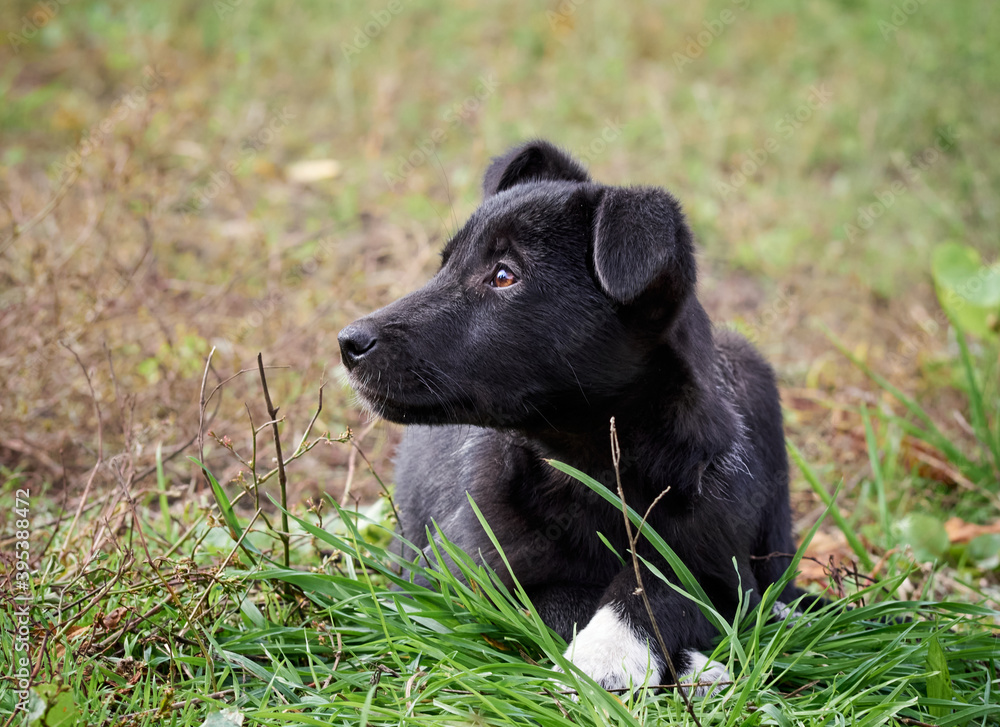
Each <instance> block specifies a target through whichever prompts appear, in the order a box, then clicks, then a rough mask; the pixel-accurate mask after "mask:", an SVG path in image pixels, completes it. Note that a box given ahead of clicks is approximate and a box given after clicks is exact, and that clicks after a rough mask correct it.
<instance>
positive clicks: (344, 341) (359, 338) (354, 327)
mask: <svg viewBox="0 0 1000 727" xmlns="http://www.w3.org/2000/svg"><path fill="white" fill-rule="evenodd" d="M337 341H338V342H339V343H340V355H341V357H342V358H343V359H344V366H346V367H347V370H348V371H350V370H351V369H353V368H354V367H355V366H357V365H358V364H359V363H361V359H363V358H364V357H365V355H366V354H367V353H368V352H369V351H371V350H372V349H373V348H375V344H376V343H378V337H377V336H376V335H375V329H374V327H373V326H371V325H367V324H365V323H363V322H360V321H359V322H357V323H352V324H351V325H349V326H348V327H347V328H345V329H344V330H342V331H341V332H340V335H339V336H337Z"/></svg>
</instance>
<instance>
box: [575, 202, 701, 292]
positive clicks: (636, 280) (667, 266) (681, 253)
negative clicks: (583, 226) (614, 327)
mask: <svg viewBox="0 0 1000 727" xmlns="http://www.w3.org/2000/svg"><path fill="white" fill-rule="evenodd" d="M594 269H595V271H596V272H597V279H598V282H599V283H600V284H601V288H603V290H604V292H605V294H606V295H607V296H608V297H609V298H611V299H612V300H614V301H616V302H618V303H631V302H633V301H634V300H635V299H636V298H638V297H639V296H640V295H642V293H643V292H645V291H646V290H647V289H649V288H650V287H651V286H653V285H654V284H662V285H663V286H664V292H665V293H666V295H668V296H669V297H670V298H671V299H673V300H677V301H679V300H681V299H683V298H684V297H685V296H687V295H688V294H689V293H690V292H692V291H693V290H694V285H695V279H696V277H697V271H696V265H695V259H694V241H693V239H692V236H691V230H690V229H688V226H687V222H686V221H685V220H684V213H683V212H682V211H681V206H680V204H679V203H678V202H677V200H675V199H674V198H673V197H672V196H671V195H669V194H668V193H667V192H665V191H663V190H662V189H657V188H655V187H608V188H606V191H605V192H604V195H603V196H602V197H601V200H600V202H599V203H598V205H597V211H596V213H595V215H594Z"/></svg>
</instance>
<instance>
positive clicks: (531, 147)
mask: <svg viewBox="0 0 1000 727" xmlns="http://www.w3.org/2000/svg"><path fill="white" fill-rule="evenodd" d="M545 179H549V180H557V181H558V180H563V181H567V182H589V181H590V177H588V176H587V172H586V171H585V170H584V168H583V167H581V166H580V164H579V163H578V162H577V161H576V160H575V159H573V157H571V156H570V155H569V154H567V153H566V152H564V151H563V150H562V149H560V148H559V147H557V146H555V145H554V144H550V143H549V142H547V141H543V140H541V139H536V140H535V141H529V142H527V143H525V144H522V145H521V146H516V147H514V148H513V149H511V150H510V151H508V152H507V153H506V154H504V155H503V156H498V157H494V158H493V161H492V162H490V166H489V167H488V168H487V169H486V174H485V175H484V176H483V198H484V199H485V198H486V197H492V196H493V195H494V194H496V193H497V192H502V191H504V190H505V189H508V188H509V187H513V186H514V185H515V184H521V183H522V182H528V181H540V180H545Z"/></svg>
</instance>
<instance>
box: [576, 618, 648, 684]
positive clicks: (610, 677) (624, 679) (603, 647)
mask: <svg viewBox="0 0 1000 727" xmlns="http://www.w3.org/2000/svg"><path fill="white" fill-rule="evenodd" d="M566 658H567V659H569V660H570V661H572V662H573V663H574V664H576V666H578V667H579V668H580V671H582V672H583V673H585V674H586V675H587V676H589V677H590V678H592V679H593V680H594V681H595V682H597V683H598V684H600V685H601V686H602V687H604V688H605V689H609V690H610V689H636V688H638V687H642V686H645V685H647V684H659V683H660V677H661V676H662V674H663V666H662V665H661V664H660V663H659V660H658V659H657V658H656V657H655V656H654V655H653V654H652V652H651V651H650V649H649V643H648V642H647V641H646V639H645V638H644V637H643V636H641V635H640V634H639V633H637V632H636V631H635V629H633V628H632V627H631V626H630V625H629V623H628V622H627V621H626V620H625V619H624V618H622V616H621V615H620V614H619V613H618V611H617V610H616V609H615V608H614V607H613V606H603V607H601V608H600V609H598V611H597V613H595V614H594V617H593V618H592V619H590V623H588V624H587V626H586V627H585V628H584V629H583V630H582V631H580V632H579V633H577V635H576V638H575V639H573V643H571V644H570V645H569V648H568V649H566Z"/></svg>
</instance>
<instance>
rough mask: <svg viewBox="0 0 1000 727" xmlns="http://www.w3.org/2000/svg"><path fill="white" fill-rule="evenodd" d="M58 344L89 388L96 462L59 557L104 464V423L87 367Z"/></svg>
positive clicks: (66, 545) (68, 348) (63, 345)
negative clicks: (94, 425)
mask: <svg viewBox="0 0 1000 727" xmlns="http://www.w3.org/2000/svg"><path fill="white" fill-rule="evenodd" d="M60 344H61V345H62V347H63V348H65V349H66V350H67V351H69V352H70V353H71V354H73V358H75V359H76V362H77V363H78V364H80V368H81V369H83V375H84V376H85V377H86V379H87V387H88V388H89V389H90V398H91V399H92V400H93V402H94V412H95V413H96V414H97V462H95V463H94V468H93V469H92V470H91V471H90V476H89V477H88V478H87V484H86V485H84V488H83V494H82V495H80V502H79V504H78V505H77V507H76V514H75V515H73V521H72V522H71V523H70V524H69V529H68V530H67V531H66V535H65V536H64V538H63V547H62V552H61V553H60V559H61V558H63V557H65V555H66V548H67V547H69V543H70V540H71V536H72V535H73V530H74V529H75V528H76V523H77V521H78V520H79V519H80V514H81V513H82V512H83V507H84V505H85V504H86V503H87V500H88V499H89V495H90V488H91V486H93V484H94V478H95V477H96V476H97V471H98V470H99V469H100V468H101V465H102V464H104V424H103V421H102V418H101V405H100V404H99V403H98V402H97V394H96V393H95V392H94V384H93V382H91V380H90V374H89V373H88V372H87V367H86V366H84V365H83V361H82V360H81V359H80V356H79V355H78V354H77V352H76V351H74V350H73V349H72V348H70V346H69V345H67V344H65V343H62V342H61V341H60Z"/></svg>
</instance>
